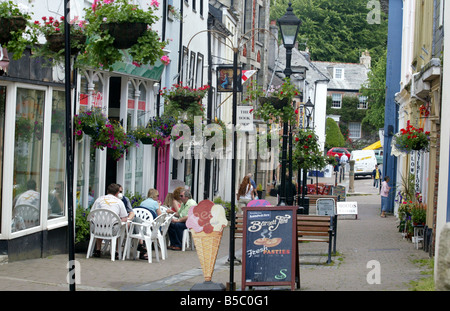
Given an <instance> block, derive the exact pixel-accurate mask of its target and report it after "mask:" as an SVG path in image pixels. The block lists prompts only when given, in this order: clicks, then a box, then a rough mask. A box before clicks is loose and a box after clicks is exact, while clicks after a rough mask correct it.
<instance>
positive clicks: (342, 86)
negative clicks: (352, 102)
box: [312, 61, 369, 91]
mask: <svg viewBox="0 0 450 311" xmlns="http://www.w3.org/2000/svg"><path fill="white" fill-rule="evenodd" d="M312 63H313V64H314V65H315V66H316V67H317V68H318V69H319V70H320V71H321V72H322V73H323V74H324V75H325V76H327V77H328V78H329V79H330V82H329V83H328V90H342V91H359V89H360V88H361V86H362V84H363V83H364V82H366V80H367V73H368V72H369V69H367V68H366V66H365V65H363V64H355V63H334V62H317V61H315V62H312ZM334 68H341V69H343V70H344V78H343V79H335V78H334V77H333V71H334Z"/></svg>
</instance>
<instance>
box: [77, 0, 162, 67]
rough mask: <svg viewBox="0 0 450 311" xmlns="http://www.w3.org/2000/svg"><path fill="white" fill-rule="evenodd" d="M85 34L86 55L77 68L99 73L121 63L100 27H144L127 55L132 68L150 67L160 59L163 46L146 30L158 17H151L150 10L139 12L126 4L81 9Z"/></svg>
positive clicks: (120, 0) (110, 39)
mask: <svg viewBox="0 0 450 311" xmlns="http://www.w3.org/2000/svg"><path fill="white" fill-rule="evenodd" d="M85 12H86V17H85V18H86V20H88V21H89V23H88V24H87V25H86V33H87V35H88V37H89V38H88V42H87V47H86V53H83V54H81V55H80V56H79V58H78V60H79V64H82V65H88V66H92V67H99V68H103V69H107V70H108V69H109V70H110V69H112V65H113V64H114V63H116V62H118V61H122V59H123V54H122V53H121V52H120V51H121V50H120V49H117V48H115V47H114V46H113V43H114V38H113V37H112V36H111V35H110V34H109V32H108V30H107V28H106V27H104V24H108V23H124V22H128V23H145V24H147V29H146V30H145V31H144V33H143V35H142V36H141V37H140V38H139V39H138V42H137V43H136V44H134V45H133V46H132V47H131V48H130V49H129V50H128V53H129V55H130V56H131V58H132V59H133V64H135V65H137V66H140V64H151V65H153V64H154V63H155V62H156V61H157V60H158V59H159V58H160V57H162V56H163V50H162V49H163V48H164V47H165V45H166V44H167V42H163V41H161V39H160V37H159V35H158V33H157V32H156V31H155V30H153V29H152V28H150V27H149V26H151V25H152V24H154V23H155V22H156V21H157V20H158V17H157V16H156V15H155V14H154V12H153V8H152V7H149V8H147V9H145V10H144V9H141V8H140V7H139V6H138V5H136V4H132V3H129V2H128V1H126V0H116V1H106V0H104V1H97V0H95V1H94V3H93V4H92V6H91V7H89V8H86V9H85Z"/></svg>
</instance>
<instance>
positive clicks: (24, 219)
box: [13, 204, 40, 232]
mask: <svg viewBox="0 0 450 311" xmlns="http://www.w3.org/2000/svg"><path fill="white" fill-rule="evenodd" d="M39 214H40V213H39V209H38V208H37V207H36V206H34V205H31V204H19V205H16V206H15V207H14V211H13V215H14V216H13V220H14V225H15V226H14V228H13V232H14V231H19V230H23V229H27V228H31V227H35V226H38V225H39Z"/></svg>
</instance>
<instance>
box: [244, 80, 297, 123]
mask: <svg viewBox="0 0 450 311" xmlns="http://www.w3.org/2000/svg"><path fill="white" fill-rule="evenodd" d="M299 94H300V92H299V91H298V90H297V88H296V87H295V85H293V84H292V83H291V81H290V79H289V78H285V80H284V82H283V84H281V85H278V86H270V87H269V89H268V90H263V89H262V87H261V86H259V85H257V84H256V82H255V81H251V83H249V84H247V90H246V95H245V98H244V100H243V103H248V104H254V105H257V104H256V103H255V101H257V100H259V101H260V102H259V104H258V107H257V108H256V109H255V110H254V114H255V117H257V118H261V119H263V120H264V121H269V120H273V121H274V122H280V121H281V122H290V121H291V122H294V121H295V114H296V112H295V110H294V107H293V106H292V105H291V104H290V103H292V100H293V99H294V97H295V96H298V95H299ZM281 101H283V102H284V106H282V107H281V106H280V107H275V106H276V104H275V102H281ZM254 107H255V106H254Z"/></svg>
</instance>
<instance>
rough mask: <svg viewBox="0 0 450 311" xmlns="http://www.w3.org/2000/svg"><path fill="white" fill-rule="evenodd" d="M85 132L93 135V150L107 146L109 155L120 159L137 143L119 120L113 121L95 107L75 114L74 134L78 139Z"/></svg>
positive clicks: (116, 159)
mask: <svg viewBox="0 0 450 311" xmlns="http://www.w3.org/2000/svg"><path fill="white" fill-rule="evenodd" d="M83 133H84V134H86V135H88V136H90V137H91V150H92V151H95V149H100V150H104V149H105V148H107V151H108V156H110V157H111V158H112V159H114V160H115V161H119V160H120V159H121V158H123V156H124V155H125V154H126V153H127V152H128V148H129V147H130V146H131V145H132V144H133V143H135V141H134V137H133V136H128V135H127V133H126V132H125V130H124V129H123V127H122V125H121V124H120V123H119V122H115V121H113V122H111V121H109V120H108V118H107V117H106V116H105V115H103V113H102V111H101V109H99V108H93V109H92V110H88V111H84V112H82V113H80V114H78V115H75V116H74V135H75V138H76V139H77V140H81V139H82V138H83Z"/></svg>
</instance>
